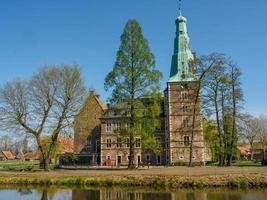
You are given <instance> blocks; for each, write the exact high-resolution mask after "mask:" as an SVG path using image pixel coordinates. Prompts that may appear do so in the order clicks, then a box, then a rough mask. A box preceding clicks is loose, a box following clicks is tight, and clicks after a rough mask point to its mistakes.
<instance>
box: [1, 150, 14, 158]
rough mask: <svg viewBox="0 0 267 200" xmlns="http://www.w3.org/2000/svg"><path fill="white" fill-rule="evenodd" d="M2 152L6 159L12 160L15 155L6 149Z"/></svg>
mask: <svg viewBox="0 0 267 200" xmlns="http://www.w3.org/2000/svg"><path fill="white" fill-rule="evenodd" d="M2 154H3V155H4V156H5V157H6V159H7V160H14V159H15V156H14V155H13V153H12V152H11V151H9V150H7V151H2Z"/></svg>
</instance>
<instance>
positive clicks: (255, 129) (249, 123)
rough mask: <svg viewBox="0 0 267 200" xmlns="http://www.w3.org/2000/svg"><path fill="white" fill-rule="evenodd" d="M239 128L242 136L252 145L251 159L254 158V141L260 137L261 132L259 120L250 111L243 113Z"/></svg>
mask: <svg viewBox="0 0 267 200" xmlns="http://www.w3.org/2000/svg"><path fill="white" fill-rule="evenodd" d="M238 128H239V132H240V137H242V138H244V139H245V140H246V141H247V142H248V143H249V145H250V149H251V150H250V151H251V154H250V160H253V154H254V143H255V141H256V140H257V139H258V136H259V132H260V123H259V120H258V119H257V118H255V117H253V116H252V115H250V114H249V113H246V114H243V115H241V117H240V119H239V122H238Z"/></svg>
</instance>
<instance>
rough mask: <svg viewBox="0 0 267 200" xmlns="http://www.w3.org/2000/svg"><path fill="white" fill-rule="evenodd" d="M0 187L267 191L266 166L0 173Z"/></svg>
mask: <svg viewBox="0 0 267 200" xmlns="http://www.w3.org/2000/svg"><path fill="white" fill-rule="evenodd" d="M0 185H40V186H50V185H51V186H68V185H69V186H71V185H73V186H82V187H86V186H119V187H132V186H134V187H160V188H214V187H225V188H267V168H266V167H251V168H243V167H229V168H218V167H195V168H186V167H176V168H157V169H144V170H133V171H128V170H120V169H117V170H53V171H50V172H10V171H1V172H0Z"/></svg>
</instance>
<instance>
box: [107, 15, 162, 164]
mask: <svg viewBox="0 0 267 200" xmlns="http://www.w3.org/2000/svg"><path fill="white" fill-rule="evenodd" d="M161 77H162V74H161V72H159V71H158V70H157V69H156V68H155V60H154V55H153V54H152V53H151V52H150V48H149V45H148V41H147V40H146V39H145V38H144V37H143V33H142V29H141V27H140V25H139V23H138V22H137V21H136V20H129V21H128V22H127V24H126V26H125V28H124V32H123V34H122V35H121V45H120V48H119V50H118V52H117V58H116V62H115V65H114V68H113V70H112V71H111V72H110V73H109V74H108V75H107V77H106V79H105V89H106V90H109V89H111V90H112V98H111V99H110V101H111V103H113V104H119V103H121V102H124V103H126V105H127V108H126V109H124V114H121V115H122V117H123V119H122V121H124V122H125V123H126V124H128V125H129V126H128V127H127V129H124V130H123V129H122V130H121V132H124V135H125V136H126V137H129V146H130V147H129V151H130V156H129V165H128V167H129V168H133V167H134V166H135V164H134V151H135V150H134V148H135V147H134V145H135V142H136V141H135V138H136V137H142V143H143V144H145V143H146V139H147V138H149V140H150V141H155V138H154V137H153V135H152V134H151V132H152V131H151V130H155V128H156V126H157V125H158V120H159V114H160V112H159V111H160V104H157V102H158V101H157V100H155V101H154V100H153V101H152V102H153V103H152V104H151V103H148V104H147V101H146V100H145V99H151V98H153V97H154V94H156V93H157V92H158V90H159V85H158V84H159V81H160V79H161ZM155 102H156V104H155ZM148 105H150V106H148ZM149 110H150V111H151V110H152V111H155V112H152V113H151V112H150V113H149ZM150 114H152V117H153V118H151V119H155V121H153V123H151V124H150V123H144V122H143V120H144V119H147V120H148V117H147V116H149V115H150ZM156 118H157V119H156ZM151 119H150V120H151ZM152 143H153V142H152Z"/></svg>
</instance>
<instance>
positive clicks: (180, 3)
mask: <svg viewBox="0 0 267 200" xmlns="http://www.w3.org/2000/svg"><path fill="white" fill-rule="evenodd" d="M179 15H180V16H182V0H179Z"/></svg>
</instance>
